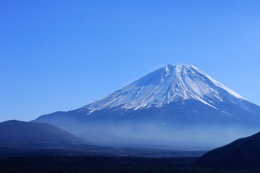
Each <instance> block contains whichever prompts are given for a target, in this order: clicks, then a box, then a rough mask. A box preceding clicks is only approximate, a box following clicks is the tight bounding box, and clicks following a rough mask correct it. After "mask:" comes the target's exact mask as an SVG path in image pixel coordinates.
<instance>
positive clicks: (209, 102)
mask: <svg viewBox="0 0 260 173" xmlns="http://www.w3.org/2000/svg"><path fill="white" fill-rule="evenodd" d="M35 121H36V122H47V123H52V124H55V125H57V126H59V127H61V128H64V129H66V130H68V131H70V132H72V133H73V134H75V135H78V136H80V137H82V138H85V139H88V140H89V141H91V142H97V143H104V144H108V143H113V144H114V143H117V144H125V143H126V144H129V143H131V144H138V145H139V144H142V145H143V144H147V143H149V144H155V145H161V144H163V145H170V146H174V147H177V146H178V147H186V145H187V147H188V146H190V145H194V146H201V145H206V143H207V145H208V146H211V147H212V146H216V145H219V144H224V143H227V142H229V141H232V140H234V139H235V138H237V137H241V136H243V135H247V134H250V133H252V132H254V131H255V130H257V129H258V124H259V122H260V107H259V106H257V105H255V104H253V103H251V102H249V101H247V100H246V99H245V98H243V97H242V96H240V95H239V94H237V93H235V92H234V91H232V90H230V89H228V88H227V87H226V86H224V85H222V84H221V83H219V82H217V81H216V80H214V79H213V78H211V77H210V76H208V75H207V74H206V73H204V72H202V71H201V70H199V69H198V68H196V67H195V66H191V65H167V66H165V67H162V68H160V69H158V70H156V71H154V72H152V73H149V74H148V75H146V76H144V77H142V78H140V79H138V80H136V81H134V82H133V83H131V84H129V85H127V86H125V87H123V88H122V89H119V90H117V91H115V92H114V93H112V94H111V95H108V96H107V97H105V98H103V99H101V100H98V101H96V102H94V103H90V104H88V105H86V106H84V107H82V108H79V109H76V110H72V111H68V112H55V113H52V114H48V115H43V116H41V117H39V118H37V119H36V120H35ZM93 134H94V135H93ZM100 134H102V135H100ZM105 134H107V135H105ZM212 134H214V135H212ZM90 136H91V137H90ZM107 136H111V137H110V138H109V139H107V138H106V137H107ZM218 137H219V138H218ZM220 137H222V138H220ZM122 141H124V142H122ZM178 147H177V148H178Z"/></svg>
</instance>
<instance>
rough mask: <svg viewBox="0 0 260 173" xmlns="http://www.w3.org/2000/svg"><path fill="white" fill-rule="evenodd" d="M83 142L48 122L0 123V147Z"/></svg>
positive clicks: (14, 121) (13, 121)
mask: <svg viewBox="0 0 260 173" xmlns="http://www.w3.org/2000/svg"><path fill="white" fill-rule="evenodd" d="M68 144H73V145H74V144H83V141H81V140H80V139H79V138H77V137H75V136H73V135H72V134H70V133H68V132H66V131H64V130H61V129H59V128H57V127H55V126H53V125H50V124H42V123H30V122H29V123H28V122H22V121H16V120H11V121H5V122H2V123H0V146H1V147H14V148H20V147H30V146H34V147H36V148H37V147H40V146H50V147H51V146H52V147H53V146H58V145H68Z"/></svg>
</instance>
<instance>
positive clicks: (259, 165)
mask: <svg viewBox="0 0 260 173" xmlns="http://www.w3.org/2000/svg"><path fill="white" fill-rule="evenodd" d="M196 164H197V166H200V167H205V168H217V169H240V170H245V169H246V170H250V169H251V170H252V169H260V133H257V134H254V135H252V136H249V137H246V138H241V139H238V140H236V141H234V142H232V143H230V144H228V145H226V146H223V147H220V148H217V149H214V150H212V151H210V152H208V153H206V154H205V155H203V156H202V157H201V158H200V159H199V160H198V161H197V162H196Z"/></svg>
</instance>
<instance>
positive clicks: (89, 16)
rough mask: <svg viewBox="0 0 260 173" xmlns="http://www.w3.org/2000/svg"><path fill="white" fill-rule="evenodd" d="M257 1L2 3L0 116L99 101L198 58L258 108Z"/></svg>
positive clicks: (39, 0) (259, 24)
mask: <svg viewBox="0 0 260 173" xmlns="http://www.w3.org/2000/svg"><path fill="white" fill-rule="evenodd" d="M259 7H260V1H258V0H243V1H241V0H233V1H232V0H229V1H227V0H217V1H214V0H37V1H35V0H1V1H0V26H1V27H0V79H1V83H0V121H4V120H8V119H18V120H26V121H27V120H32V119H34V118H36V117H38V116H39V115H42V114H47V113H51V112H54V111H58V110H64V111H66V110H71V109H75V108H78V107H81V106H84V105H86V104H88V103H90V102H92V101H95V100H97V99H100V98H102V97H104V96H106V95H108V94H110V93H111V92H113V91H114V90H116V89H119V88H120V87H122V86H124V85H126V84H128V83H129V82H132V81H133V80H135V79H137V78H139V77H141V76H143V75H145V74H146V73H149V72H151V71H153V70H155V69H157V68H159V67H161V66H164V65H166V64H193V65H195V66H197V67H198V68H200V69H201V70H203V71H204V72H206V73H208V74H209V75H210V76H212V77H213V78H215V79H216V80H218V81H220V82H221V83H223V84H224V85H226V86H228V87H229V88H231V89H233V90H234V91H236V92H238V93H239V94H241V95H242V96H244V97H246V98H247V99H248V100H250V101H252V102H254V103H256V104H258V105H260V91H259V88H260V80H259V74H260V67H259V65H260V10H259Z"/></svg>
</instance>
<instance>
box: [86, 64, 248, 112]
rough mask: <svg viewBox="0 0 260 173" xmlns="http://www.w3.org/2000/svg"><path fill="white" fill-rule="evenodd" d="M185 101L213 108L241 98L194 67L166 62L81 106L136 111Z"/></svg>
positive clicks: (89, 108)
mask: <svg viewBox="0 0 260 173" xmlns="http://www.w3.org/2000/svg"><path fill="white" fill-rule="evenodd" d="M185 100H197V101H200V102H202V103H203V104H205V105H208V106H210V107H212V108H214V109H217V108H216V107H215V104H214V103H216V102H223V101H224V100H225V101H226V100H229V101H231V102H233V101H232V100H240V101H241V100H245V99H244V98H243V97H242V96H240V95H239V94H237V93H235V92H234V91H232V90H230V89H228V88H227V87H226V86H224V85H222V84H221V83H219V82H217V81H216V80H214V79H213V78H211V77H210V76H208V75H207V74H206V73H204V72H202V71H201V70H199V69H198V68H196V67H195V66H192V65H167V66H166V67H162V68H160V69H158V70H156V71H154V72H152V73H150V74H148V75H146V76H144V77H142V78H140V79H139V80H136V81H134V82H133V83H131V84H129V85H127V86H125V87H124V88H122V89H120V90H117V91H115V92H114V93H113V94H111V95H109V96H107V97H105V98H104V99H101V100H99V101H96V102H94V103H92V104H89V105H87V106H85V107H84V108H87V109H88V110H89V113H91V112H93V111H96V110H101V109H111V108H117V109H118V108H120V109H133V110H138V109H143V108H149V107H162V106H164V105H166V104H169V103H171V102H178V101H185ZM238 104H239V103H238Z"/></svg>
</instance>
